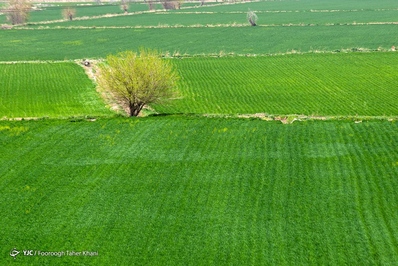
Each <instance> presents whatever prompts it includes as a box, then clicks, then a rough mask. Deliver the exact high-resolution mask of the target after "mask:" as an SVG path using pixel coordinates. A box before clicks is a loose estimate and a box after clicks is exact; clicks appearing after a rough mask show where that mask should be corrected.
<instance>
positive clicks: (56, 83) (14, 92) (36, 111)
mask: <svg viewBox="0 0 398 266" xmlns="http://www.w3.org/2000/svg"><path fill="white" fill-rule="evenodd" d="M111 114H112V113H111V111H110V110H108V108H106V107H105V103H104V102H103V101H102V99H101V98H100V96H99V95H98V94H97V92H96V91H95V86H94V84H93V83H92V82H91V80H90V79H89V78H88V77H87V76H86V74H85V73H84V70H83V68H82V67H79V66H78V65H77V64H75V63H33V64H24V63H18V64H0V118H3V117H6V118H22V117H70V116H85V115H96V116H101V115H102V116H103V115H107V116H109V115H111Z"/></svg>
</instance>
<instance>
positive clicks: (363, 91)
mask: <svg viewBox="0 0 398 266" xmlns="http://www.w3.org/2000/svg"><path fill="white" fill-rule="evenodd" d="M173 63H174V64H175V66H176V69H178V70H179V72H180V76H181V82H180V87H181V95H180V97H179V99H178V100H175V101H174V102H172V103H171V104H170V105H169V106H154V108H155V109H156V111H158V112H160V113H199V114H209V113H210V114H238V113H240V114H254V113H268V114H304V115H322V116H335V115H343V116H344V115H360V116H383V115H388V116H397V115H398V107H397V99H398V72H397V71H396V69H395V67H394V66H396V65H398V54H395V53H392V52H389V53H347V54H305V55H286V56H271V57H269V56H268V57H222V58H208V57H204V58H200V57H198V58H184V59H174V60H173Z"/></svg>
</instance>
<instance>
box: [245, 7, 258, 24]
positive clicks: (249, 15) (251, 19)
mask: <svg viewBox="0 0 398 266" xmlns="http://www.w3.org/2000/svg"><path fill="white" fill-rule="evenodd" d="M257 19H258V17H257V15H256V13H254V12H253V11H251V10H250V9H249V11H248V12H247V20H248V21H249V23H250V25H252V26H257Z"/></svg>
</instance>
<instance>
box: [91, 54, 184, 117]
mask: <svg viewBox="0 0 398 266" xmlns="http://www.w3.org/2000/svg"><path fill="white" fill-rule="evenodd" d="M177 79H178V76H177V72H176V71H175V70H174V69H173V66H172V65H171V63H170V61H165V60H164V59H162V58H161V57H160V56H159V54H158V53H157V52H156V51H152V50H144V49H141V50H140V52H139V53H134V52H131V51H126V52H122V53H119V54H117V55H109V56H108V57H107V58H106V63H104V64H103V65H101V66H100V68H99V75H98V84H99V86H100V87H101V88H103V89H105V90H107V91H109V92H110V93H111V94H112V95H113V96H114V97H115V99H116V100H117V101H118V102H119V103H122V104H123V105H124V106H126V107H127V109H128V114H129V115H130V116H138V114H139V113H140V112H141V110H142V108H143V107H144V106H145V105H146V104H150V103H162V102H164V101H167V100H169V99H170V98H172V97H175V95H176V90H175V88H176V82H177Z"/></svg>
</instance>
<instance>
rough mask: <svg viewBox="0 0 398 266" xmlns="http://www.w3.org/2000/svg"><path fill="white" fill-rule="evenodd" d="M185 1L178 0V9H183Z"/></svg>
mask: <svg viewBox="0 0 398 266" xmlns="http://www.w3.org/2000/svg"><path fill="white" fill-rule="evenodd" d="M183 3H184V0H177V1H176V6H177V9H181V5H182V4H183Z"/></svg>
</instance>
